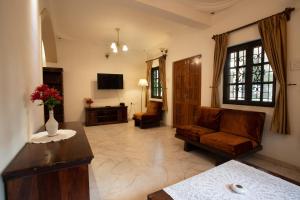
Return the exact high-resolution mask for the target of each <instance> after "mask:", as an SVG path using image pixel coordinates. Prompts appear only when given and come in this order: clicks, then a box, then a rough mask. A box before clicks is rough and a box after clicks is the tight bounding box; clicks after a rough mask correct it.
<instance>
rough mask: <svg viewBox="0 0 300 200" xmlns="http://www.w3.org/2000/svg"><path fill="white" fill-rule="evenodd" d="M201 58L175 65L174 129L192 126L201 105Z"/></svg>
mask: <svg viewBox="0 0 300 200" xmlns="http://www.w3.org/2000/svg"><path fill="white" fill-rule="evenodd" d="M195 58H197V59H198V58H199V56H195V57H191V58H187V59H183V60H179V61H176V62H174V63H173V127H175V128H176V127H178V126H183V125H189V124H192V122H193V120H194V115H195V110H196V108H197V107H198V106H199V105H200V103H201V64H200V63H199V62H195Z"/></svg>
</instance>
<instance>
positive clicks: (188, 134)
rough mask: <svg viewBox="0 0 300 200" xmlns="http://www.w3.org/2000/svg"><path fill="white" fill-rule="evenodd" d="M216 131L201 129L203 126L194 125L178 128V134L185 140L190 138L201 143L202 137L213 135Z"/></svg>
mask: <svg viewBox="0 0 300 200" xmlns="http://www.w3.org/2000/svg"><path fill="white" fill-rule="evenodd" d="M213 132H215V130H212V129H209V128H205V127H201V126H193V125H190V126H189V125H187V126H181V127H177V129H176V134H177V135H181V136H183V137H185V138H188V139H190V140H192V141H196V142H199V138H200V136H202V135H204V134H208V133H213Z"/></svg>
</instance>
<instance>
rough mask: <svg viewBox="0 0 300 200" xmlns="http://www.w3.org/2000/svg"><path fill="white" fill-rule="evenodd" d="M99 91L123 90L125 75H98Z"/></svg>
mask: <svg viewBox="0 0 300 200" xmlns="http://www.w3.org/2000/svg"><path fill="white" fill-rule="evenodd" d="M97 85H98V90H100V89H123V74H102V73H98V74H97Z"/></svg>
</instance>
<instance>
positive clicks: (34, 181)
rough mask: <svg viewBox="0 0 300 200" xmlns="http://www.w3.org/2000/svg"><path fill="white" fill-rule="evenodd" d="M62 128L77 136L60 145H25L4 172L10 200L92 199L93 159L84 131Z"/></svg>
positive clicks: (75, 127)
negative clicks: (89, 170)
mask: <svg viewBox="0 0 300 200" xmlns="http://www.w3.org/2000/svg"><path fill="white" fill-rule="evenodd" d="M59 128H60V129H73V130H75V131H76V132H77V133H76V135H75V136H73V137H72V138H70V139H67V140H62V141H59V142H50V143H45V144H32V143H26V144H25V146H24V147H23V148H22V149H21V150H20V152H19V153H18V154H17V155H16V156H15V158H14V159H13V160H12V161H11V162H10V164H9V165H8V166H7V168H6V169H5V170H4V172H3V174H2V177H3V180H4V183H5V192H6V199H7V200H20V199H22V200H41V199H43V200H53V199H55V200H65V199H68V200H73V199H74V200H75V199H76V200H77V199H89V198H90V195H89V173H88V165H89V164H90V162H91V161H92V159H93V158H94V155H93V152H92V150H91V147H90V144H89V142H88V140H87V137H86V135H85V132H84V129H83V127H82V125H81V124H80V123H78V122H70V123H62V124H60V127H59ZM42 130H43V129H42Z"/></svg>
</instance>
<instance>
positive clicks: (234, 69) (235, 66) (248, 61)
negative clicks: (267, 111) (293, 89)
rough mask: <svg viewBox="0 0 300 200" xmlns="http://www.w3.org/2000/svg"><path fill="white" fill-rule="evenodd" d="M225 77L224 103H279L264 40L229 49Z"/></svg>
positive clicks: (260, 104)
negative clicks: (263, 43)
mask: <svg viewBox="0 0 300 200" xmlns="http://www.w3.org/2000/svg"><path fill="white" fill-rule="evenodd" d="M223 80H224V83H223V87H224V88H223V102H224V103H228V104H242V105H255V106H274V104H275V90H276V86H275V83H276V81H275V78H274V75H273V71H272V68H271V65H270V63H269V60H268V58H267V55H266V53H265V51H264V49H263V47H262V43H261V40H256V41H253V42H248V43H245V44H241V45H237V46H233V47H229V48H228V49H227V58H226V63H225V67H224V79H223Z"/></svg>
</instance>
